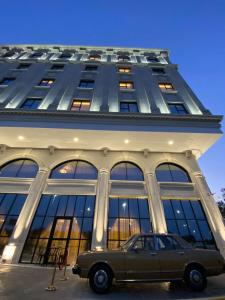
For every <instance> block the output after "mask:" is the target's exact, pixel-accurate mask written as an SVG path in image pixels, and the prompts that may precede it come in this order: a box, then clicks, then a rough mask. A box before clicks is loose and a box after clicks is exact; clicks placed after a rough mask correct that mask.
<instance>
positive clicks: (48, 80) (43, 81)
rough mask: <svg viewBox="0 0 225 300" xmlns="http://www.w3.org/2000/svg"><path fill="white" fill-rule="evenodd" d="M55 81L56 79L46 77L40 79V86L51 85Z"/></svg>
mask: <svg viewBox="0 0 225 300" xmlns="http://www.w3.org/2000/svg"><path fill="white" fill-rule="evenodd" d="M54 81H55V79H50V78H45V79H42V80H41V81H40V83H39V86H46V87H50V86H52V85H53V83H54Z"/></svg>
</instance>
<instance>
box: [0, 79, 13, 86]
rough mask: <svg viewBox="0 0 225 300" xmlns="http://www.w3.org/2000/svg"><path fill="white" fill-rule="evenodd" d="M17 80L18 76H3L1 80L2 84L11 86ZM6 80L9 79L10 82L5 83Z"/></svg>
mask: <svg viewBox="0 0 225 300" xmlns="http://www.w3.org/2000/svg"><path fill="white" fill-rule="evenodd" d="M15 80H16V77H3V78H2V80H1V81H0V86H9V85H10V84H11V83H13V82H14V81H15ZM4 81H9V83H4Z"/></svg>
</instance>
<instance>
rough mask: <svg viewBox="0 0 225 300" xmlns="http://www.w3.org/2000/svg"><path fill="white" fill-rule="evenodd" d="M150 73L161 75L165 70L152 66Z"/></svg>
mask: <svg viewBox="0 0 225 300" xmlns="http://www.w3.org/2000/svg"><path fill="white" fill-rule="evenodd" d="M152 73H153V74H156V75H163V74H165V70H164V69H162V68H152Z"/></svg>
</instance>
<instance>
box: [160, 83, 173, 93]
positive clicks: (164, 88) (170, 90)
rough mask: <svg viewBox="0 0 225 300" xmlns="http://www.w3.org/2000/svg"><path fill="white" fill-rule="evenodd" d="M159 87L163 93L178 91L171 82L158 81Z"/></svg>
mask: <svg viewBox="0 0 225 300" xmlns="http://www.w3.org/2000/svg"><path fill="white" fill-rule="evenodd" d="M160 85H161V86H162V85H163V86H164V87H160ZM167 86H170V87H167ZM158 87H159V89H160V91H161V92H163V93H176V92H177V90H176V89H175V87H174V85H173V84H172V83H170V82H161V81H160V82H159V83H158Z"/></svg>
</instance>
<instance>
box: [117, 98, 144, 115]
mask: <svg viewBox="0 0 225 300" xmlns="http://www.w3.org/2000/svg"><path fill="white" fill-rule="evenodd" d="M123 104H127V105H128V110H127V111H121V105H123ZM131 105H135V106H136V108H137V111H132V110H131V109H130V106H131ZM120 112H122V113H134V114H135V113H136V114H137V113H139V112H140V111H139V107H138V103H137V101H132V100H122V101H120Z"/></svg>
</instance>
